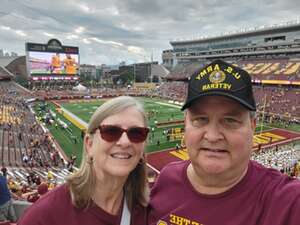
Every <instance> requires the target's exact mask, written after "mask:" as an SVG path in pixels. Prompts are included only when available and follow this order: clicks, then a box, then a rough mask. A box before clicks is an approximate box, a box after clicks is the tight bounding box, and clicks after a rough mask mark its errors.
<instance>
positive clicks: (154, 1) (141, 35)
mask: <svg viewBox="0 0 300 225" xmlns="http://www.w3.org/2000/svg"><path fill="white" fill-rule="evenodd" d="M0 5H1V7H0V49H3V50H4V51H5V52H16V53H18V54H19V55H24V54H25V43H26V42H36V43H43V44H46V43H47V42H48V40H50V39H52V38H55V39H58V40H59V41H61V43H62V44H63V45H68V46H78V47H79V52H80V63H81V64H93V65H101V64H107V65H116V64H119V63H120V62H122V61H125V62H126V64H131V63H138V62H149V61H151V60H152V59H153V60H154V61H158V62H161V61H162V60H161V54H162V51H163V50H166V49H171V48H172V46H171V45H170V41H172V40H188V39H196V38H199V37H203V36H209V37H210V36H219V35H221V34H223V33H225V32H234V31H238V30H241V29H245V28H254V27H261V26H269V25H273V24H280V23H284V22H289V21H296V20H299V18H300V1H299V0H251V1H250V0H89V1H78V0H50V1H49V0H47V1H46V0H45V1H41V0H0Z"/></svg>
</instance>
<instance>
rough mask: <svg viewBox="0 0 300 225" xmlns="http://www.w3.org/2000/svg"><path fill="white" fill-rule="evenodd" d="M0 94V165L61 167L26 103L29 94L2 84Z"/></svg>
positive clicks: (51, 144) (15, 87)
mask: <svg viewBox="0 0 300 225" xmlns="http://www.w3.org/2000/svg"><path fill="white" fill-rule="evenodd" d="M0 94H1V100H0V103H1V104H0V146H1V152H0V162H1V164H2V165H4V166H24V167H37V166H39V167H44V168H48V167H49V166H59V165H62V163H61V161H60V160H59V159H58V158H59V157H58V152H57V150H56V148H55V146H54V144H53V141H52V138H51V137H50V136H49V134H48V133H47V131H45V130H44V129H43V128H42V127H41V126H40V125H39V124H38V122H37V120H36V117H35V115H34V114H33V112H32V111H31V110H30V108H29V107H28V105H27V103H26V99H28V98H29V97H30V93H24V91H23V90H20V89H19V88H18V87H17V86H16V85H14V84H13V83H10V82H1V83H0ZM26 96H27V97H26Z"/></svg>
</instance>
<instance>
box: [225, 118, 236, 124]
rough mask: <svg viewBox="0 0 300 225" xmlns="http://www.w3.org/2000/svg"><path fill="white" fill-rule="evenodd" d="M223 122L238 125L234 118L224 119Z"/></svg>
mask: <svg viewBox="0 0 300 225" xmlns="http://www.w3.org/2000/svg"><path fill="white" fill-rule="evenodd" d="M224 121H225V122H226V123H238V120H237V119H234V118H225V119H224Z"/></svg>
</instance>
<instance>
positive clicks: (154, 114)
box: [35, 98, 300, 166]
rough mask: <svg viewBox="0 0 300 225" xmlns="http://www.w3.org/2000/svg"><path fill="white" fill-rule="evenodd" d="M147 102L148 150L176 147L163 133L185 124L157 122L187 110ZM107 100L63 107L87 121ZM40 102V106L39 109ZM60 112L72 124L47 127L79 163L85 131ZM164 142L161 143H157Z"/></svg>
mask: <svg viewBox="0 0 300 225" xmlns="http://www.w3.org/2000/svg"><path fill="white" fill-rule="evenodd" d="M139 100H140V101H141V102H143V104H144V107H145V110H146V112H148V120H149V127H150V128H151V129H152V128H154V133H152V132H150V133H149V138H148V140H147V147H146V152H154V151H159V150H162V149H168V148H174V147H175V146H176V144H177V143H180V142H181V141H180V140H177V141H167V138H166V137H165V136H164V135H163V130H164V129H167V128H169V129H170V128H175V127H180V128H181V127H183V125H174V126H169V127H165V128H157V126H156V125H155V124H156V123H161V122H167V121H175V120H183V113H182V112H181V111H180V107H179V106H174V105H170V104H168V102H167V101H164V100H161V99H150V98H139ZM104 101H105V100H95V101H81V102H77V103H74V102H72V103H63V104H61V105H62V107H64V108H65V109H67V110H68V111H70V112H72V113H73V114H75V115H76V116H78V117H79V118H81V119H82V120H84V121H85V122H87V123H88V122H89V119H90V117H91V115H92V113H93V112H94V111H95V110H96V109H97V108H98V107H99V106H100V105H101V104H102V103H103V102H104ZM37 108H38V105H37V106H36V108H35V109H36V111H38V110H37ZM48 108H49V109H51V110H52V111H55V106H54V105H53V104H48ZM56 114H57V117H58V118H60V119H61V120H62V121H64V122H66V123H67V124H68V129H67V130H66V129H63V128H61V127H58V128H55V126H54V125H52V126H47V127H48V129H49V130H50V132H51V133H52V135H53V136H54V138H55V139H56V140H57V141H58V143H59V144H60V146H61V147H62V149H63V150H64V151H65V153H66V154H67V155H68V156H70V155H71V154H75V155H76V156H77V159H78V160H77V166H78V165H79V163H80V161H81V153H82V138H81V131H80V130H79V129H78V128H77V127H75V126H74V125H73V124H72V123H71V122H69V121H68V120H67V119H65V118H64V117H63V116H62V115H60V114H58V113H56ZM272 127H280V125H274V124H272V125H271V127H270V126H264V127H263V129H262V131H265V130H269V129H272ZM291 129H292V130H295V131H300V126H299V125H292V126H291ZM260 130H261V127H260V125H258V126H257V128H256V133H257V132H260ZM74 138H76V140H77V143H76V144H75V143H74ZM158 141H159V142H160V144H159V145H157V142H158Z"/></svg>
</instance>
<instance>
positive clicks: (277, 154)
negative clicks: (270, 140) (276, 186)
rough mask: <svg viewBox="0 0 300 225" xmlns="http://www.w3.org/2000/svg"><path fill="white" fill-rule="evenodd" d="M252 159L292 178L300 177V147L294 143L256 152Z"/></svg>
mask: <svg viewBox="0 0 300 225" xmlns="http://www.w3.org/2000/svg"><path fill="white" fill-rule="evenodd" d="M252 159H253V160H255V161H257V162H259V163H261V164H263V165H264V166H266V167H269V168H274V169H277V170H279V171H281V172H282V173H286V174H288V175H289V176H291V177H300V146H299V145H298V146H295V145H294V144H293V143H291V144H288V145H282V146H273V147H270V148H266V149H263V150H261V151H254V152H253V154H252Z"/></svg>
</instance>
